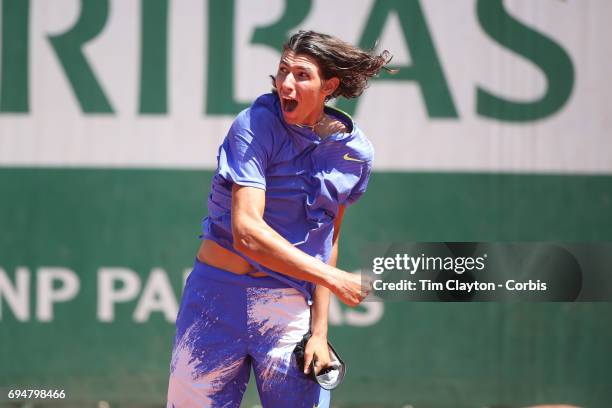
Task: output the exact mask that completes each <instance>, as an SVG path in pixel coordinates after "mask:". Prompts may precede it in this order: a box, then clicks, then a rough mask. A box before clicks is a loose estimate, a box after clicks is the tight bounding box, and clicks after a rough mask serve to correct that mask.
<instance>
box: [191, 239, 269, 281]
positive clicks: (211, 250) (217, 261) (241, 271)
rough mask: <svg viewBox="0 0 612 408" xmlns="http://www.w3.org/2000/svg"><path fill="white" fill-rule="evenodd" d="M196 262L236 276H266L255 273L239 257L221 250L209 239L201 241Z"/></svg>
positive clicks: (223, 249)
mask: <svg viewBox="0 0 612 408" xmlns="http://www.w3.org/2000/svg"><path fill="white" fill-rule="evenodd" d="M198 260H199V261H200V262H203V263H205V264H207V265H210V266H214V267H215V268H218V269H223V270H224V271H227V272H231V273H235V274H236V275H249V276H254V277H261V276H267V275H266V274H265V273H264V272H261V271H257V270H255V268H254V267H253V265H251V264H250V263H248V262H247V261H246V260H245V259H244V258H242V257H241V256H240V255H237V254H235V253H233V252H232V251H230V250H227V249H225V248H223V247H222V246H221V245H219V244H217V243H216V242H214V241H211V240H209V239H204V240H202V244H201V245H200V249H199V250H198Z"/></svg>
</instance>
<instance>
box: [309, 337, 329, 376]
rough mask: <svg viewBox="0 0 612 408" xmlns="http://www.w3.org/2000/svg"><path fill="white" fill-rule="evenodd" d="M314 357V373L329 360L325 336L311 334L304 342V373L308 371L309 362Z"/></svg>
mask: <svg viewBox="0 0 612 408" xmlns="http://www.w3.org/2000/svg"><path fill="white" fill-rule="evenodd" d="M313 358H314V359H315V375H316V374H319V372H320V371H321V370H322V369H324V368H325V367H327V366H328V365H329V363H330V362H331V358H330V357H329V348H328V347H327V337H325V336H318V335H315V334H313V335H312V336H311V337H310V339H309V340H308V342H307V343H306V349H305V350H304V374H309V373H310V362H311V361H312V360H313Z"/></svg>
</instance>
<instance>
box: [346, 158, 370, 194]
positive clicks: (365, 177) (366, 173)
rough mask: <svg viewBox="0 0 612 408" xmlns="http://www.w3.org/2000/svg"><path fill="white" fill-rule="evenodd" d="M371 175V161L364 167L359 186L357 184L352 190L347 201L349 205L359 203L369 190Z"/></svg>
mask: <svg viewBox="0 0 612 408" xmlns="http://www.w3.org/2000/svg"><path fill="white" fill-rule="evenodd" d="M371 173H372V162H371V161H369V162H367V163H366V164H364V165H363V167H362V170H361V177H360V178H359V181H357V184H355V187H353V190H351V194H350V195H349V196H348V198H347V199H346V204H347V205H350V204H353V203H355V202H357V200H359V198H360V197H361V196H362V195H363V193H365V191H366V189H367V188H368V181H370V174H371Z"/></svg>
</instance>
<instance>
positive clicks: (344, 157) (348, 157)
mask: <svg viewBox="0 0 612 408" xmlns="http://www.w3.org/2000/svg"><path fill="white" fill-rule="evenodd" d="M342 158H343V159H344V160H349V161H356V162H359V163H363V162H364V160H359V159H355V158H353V157H351V156H349V154H348V153H346V154H345V155H344V156H342Z"/></svg>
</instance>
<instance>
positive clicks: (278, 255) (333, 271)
mask: <svg viewBox="0 0 612 408" xmlns="http://www.w3.org/2000/svg"><path fill="white" fill-rule="evenodd" d="M265 200H266V198H265V190H262V189H259V188H255V187H247V186H241V185H238V184H234V185H233V186H232V234H233V238H234V248H235V249H236V250H237V251H239V252H241V253H243V254H244V255H246V256H248V257H249V258H251V259H253V260H255V261H256V262H258V263H260V264H262V265H264V266H266V267H268V268H270V269H272V270H274V271H277V272H279V273H282V274H284V275H288V276H292V277H294V278H297V279H301V280H305V281H309V282H312V283H315V284H317V285H322V286H325V287H327V288H328V289H329V290H331V291H332V292H333V293H334V294H335V295H336V296H337V297H338V298H339V299H340V300H341V301H342V302H344V303H346V304H347V305H349V306H356V305H357V304H359V302H361V301H362V300H363V298H364V297H365V295H366V293H362V290H361V278H360V276H359V275H355V274H351V273H348V272H344V271H342V270H340V269H338V268H335V267H334V266H331V265H328V264H326V263H324V262H322V261H320V260H319V259H317V258H315V257H313V256H310V255H308V254H306V253H305V252H303V251H301V250H299V249H298V248H296V247H294V246H293V245H292V244H291V243H290V242H289V241H287V240H286V239H285V238H283V237H282V236H281V235H280V234H279V233H278V232H276V231H274V229H272V228H271V227H270V226H269V225H268V224H267V223H266V222H265V221H264V219H263V213H264V209H265Z"/></svg>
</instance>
